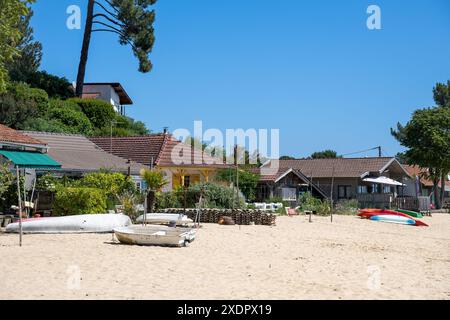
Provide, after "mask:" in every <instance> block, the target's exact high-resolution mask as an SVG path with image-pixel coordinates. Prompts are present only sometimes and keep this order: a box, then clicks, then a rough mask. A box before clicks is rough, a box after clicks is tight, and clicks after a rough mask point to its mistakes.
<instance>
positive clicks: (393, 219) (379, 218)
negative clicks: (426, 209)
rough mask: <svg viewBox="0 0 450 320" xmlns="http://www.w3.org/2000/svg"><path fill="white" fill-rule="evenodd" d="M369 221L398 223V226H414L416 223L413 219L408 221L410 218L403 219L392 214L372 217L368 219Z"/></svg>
mask: <svg viewBox="0 0 450 320" xmlns="http://www.w3.org/2000/svg"><path fill="white" fill-rule="evenodd" d="M370 220H374V221H381V222H390V223H398V224H406V225H415V224H416V221H415V220H414V219H410V218H407V217H403V216H397V215H393V214H387V215H379V216H372V217H370Z"/></svg>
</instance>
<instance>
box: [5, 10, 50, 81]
mask: <svg viewBox="0 0 450 320" xmlns="http://www.w3.org/2000/svg"><path fill="white" fill-rule="evenodd" d="M32 17H33V11H32V10H31V9H30V10H29V12H28V14H27V15H26V16H22V17H21V18H20V22H19V24H18V26H17V28H18V29H19V31H20V33H21V37H20V39H19V40H18V42H17V45H16V49H17V50H18V53H19V55H18V56H17V57H15V58H14V59H13V60H12V62H11V63H9V64H8V73H9V77H10V79H11V80H12V81H23V82H28V79H29V77H30V75H31V74H33V73H35V72H37V71H38V68H39V66H40V65H41V60H42V44H41V43H40V42H39V41H35V40H34V36H33V28H32V27H30V20H31V18H32Z"/></svg>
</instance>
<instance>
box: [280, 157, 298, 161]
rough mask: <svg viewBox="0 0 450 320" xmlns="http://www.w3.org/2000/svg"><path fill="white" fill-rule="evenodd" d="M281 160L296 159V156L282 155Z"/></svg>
mask: <svg viewBox="0 0 450 320" xmlns="http://www.w3.org/2000/svg"><path fill="white" fill-rule="evenodd" d="M280 160H295V158H294V157H291V156H281V157H280Z"/></svg>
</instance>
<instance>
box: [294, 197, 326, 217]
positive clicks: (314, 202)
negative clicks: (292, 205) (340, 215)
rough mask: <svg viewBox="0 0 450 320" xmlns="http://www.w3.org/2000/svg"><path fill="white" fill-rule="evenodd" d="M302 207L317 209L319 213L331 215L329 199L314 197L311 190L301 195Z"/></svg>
mask: <svg viewBox="0 0 450 320" xmlns="http://www.w3.org/2000/svg"><path fill="white" fill-rule="evenodd" d="M300 209H301V210H302V211H315V212H317V214H319V215H329V214H330V213H331V205H330V202H329V201H327V200H323V201H322V200H320V199H317V198H314V197H313V196H312V195H311V193H309V192H305V193H304V194H302V195H301V196H300Z"/></svg>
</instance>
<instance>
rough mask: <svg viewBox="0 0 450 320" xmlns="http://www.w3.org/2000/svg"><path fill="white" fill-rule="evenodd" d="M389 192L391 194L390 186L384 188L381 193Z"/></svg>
mask: <svg viewBox="0 0 450 320" xmlns="http://www.w3.org/2000/svg"><path fill="white" fill-rule="evenodd" d="M391 192H392V189H391V187H390V186H384V188H383V193H391Z"/></svg>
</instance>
